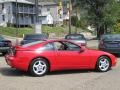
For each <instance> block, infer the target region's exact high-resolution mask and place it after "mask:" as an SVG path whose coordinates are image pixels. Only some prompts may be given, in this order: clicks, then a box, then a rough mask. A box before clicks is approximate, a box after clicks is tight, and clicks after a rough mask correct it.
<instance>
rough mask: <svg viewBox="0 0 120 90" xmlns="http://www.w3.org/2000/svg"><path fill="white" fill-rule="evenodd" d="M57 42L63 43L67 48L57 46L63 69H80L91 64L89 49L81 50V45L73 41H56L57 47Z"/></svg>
mask: <svg viewBox="0 0 120 90" xmlns="http://www.w3.org/2000/svg"><path fill="white" fill-rule="evenodd" d="M56 43H57V44H61V45H63V46H65V47H67V48H66V49H59V48H58V47H57V48H56V53H57V58H56V59H57V61H58V65H59V68H61V69H79V68H85V67H88V66H89V62H90V60H89V59H90V58H89V55H88V54H87V51H83V52H81V47H80V46H78V45H76V44H73V43H71V42H65V41H64V42H55V43H54V45H55V47H56Z"/></svg>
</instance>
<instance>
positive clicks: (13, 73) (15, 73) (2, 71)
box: [0, 67, 28, 76]
mask: <svg viewBox="0 0 120 90" xmlns="http://www.w3.org/2000/svg"><path fill="white" fill-rule="evenodd" d="M0 74H2V75H3V76H28V73H26V72H23V71H19V70H16V69H12V68H9V67H8V68H7V67H6V68H0Z"/></svg>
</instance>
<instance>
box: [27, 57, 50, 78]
mask: <svg viewBox="0 0 120 90" xmlns="http://www.w3.org/2000/svg"><path fill="white" fill-rule="evenodd" d="M48 70H49V64H48V62H47V61H46V60H45V59H43V58H37V59H35V60H33V61H32V63H31V65H30V68H29V71H30V73H31V75H33V76H43V75H45V74H46V73H47V72H48Z"/></svg>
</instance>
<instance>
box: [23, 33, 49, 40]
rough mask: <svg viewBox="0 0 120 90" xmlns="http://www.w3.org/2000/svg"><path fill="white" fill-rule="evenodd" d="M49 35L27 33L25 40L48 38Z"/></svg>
mask: <svg viewBox="0 0 120 90" xmlns="http://www.w3.org/2000/svg"><path fill="white" fill-rule="evenodd" d="M47 38H48V36H47V35H44V34H40V35H26V36H25V37H24V40H32V39H40V40H42V39H47Z"/></svg>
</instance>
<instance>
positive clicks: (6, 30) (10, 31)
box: [0, 26, 84, 37]
mask: <svg viewBox="0 0 120 90" xmlns="http://www.w3.org/2000/svg"><path fill="white" fill-rule="evenodd" d="M68 29H69V28H68V27H50V26H42V33H45V34H51V33H53V34H55V36H57V37H61V36H64V35H65V34H68ZM83 31H84V30H82V29H79V32H83ZM74 32H75V28H74V27H72V33H74ZM31 33H34V27H33V28H18V29H17V28H14V27H0V34H3V35H8V36H13V37H16V36H17V37H23V34H31Z"/></svg>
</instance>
